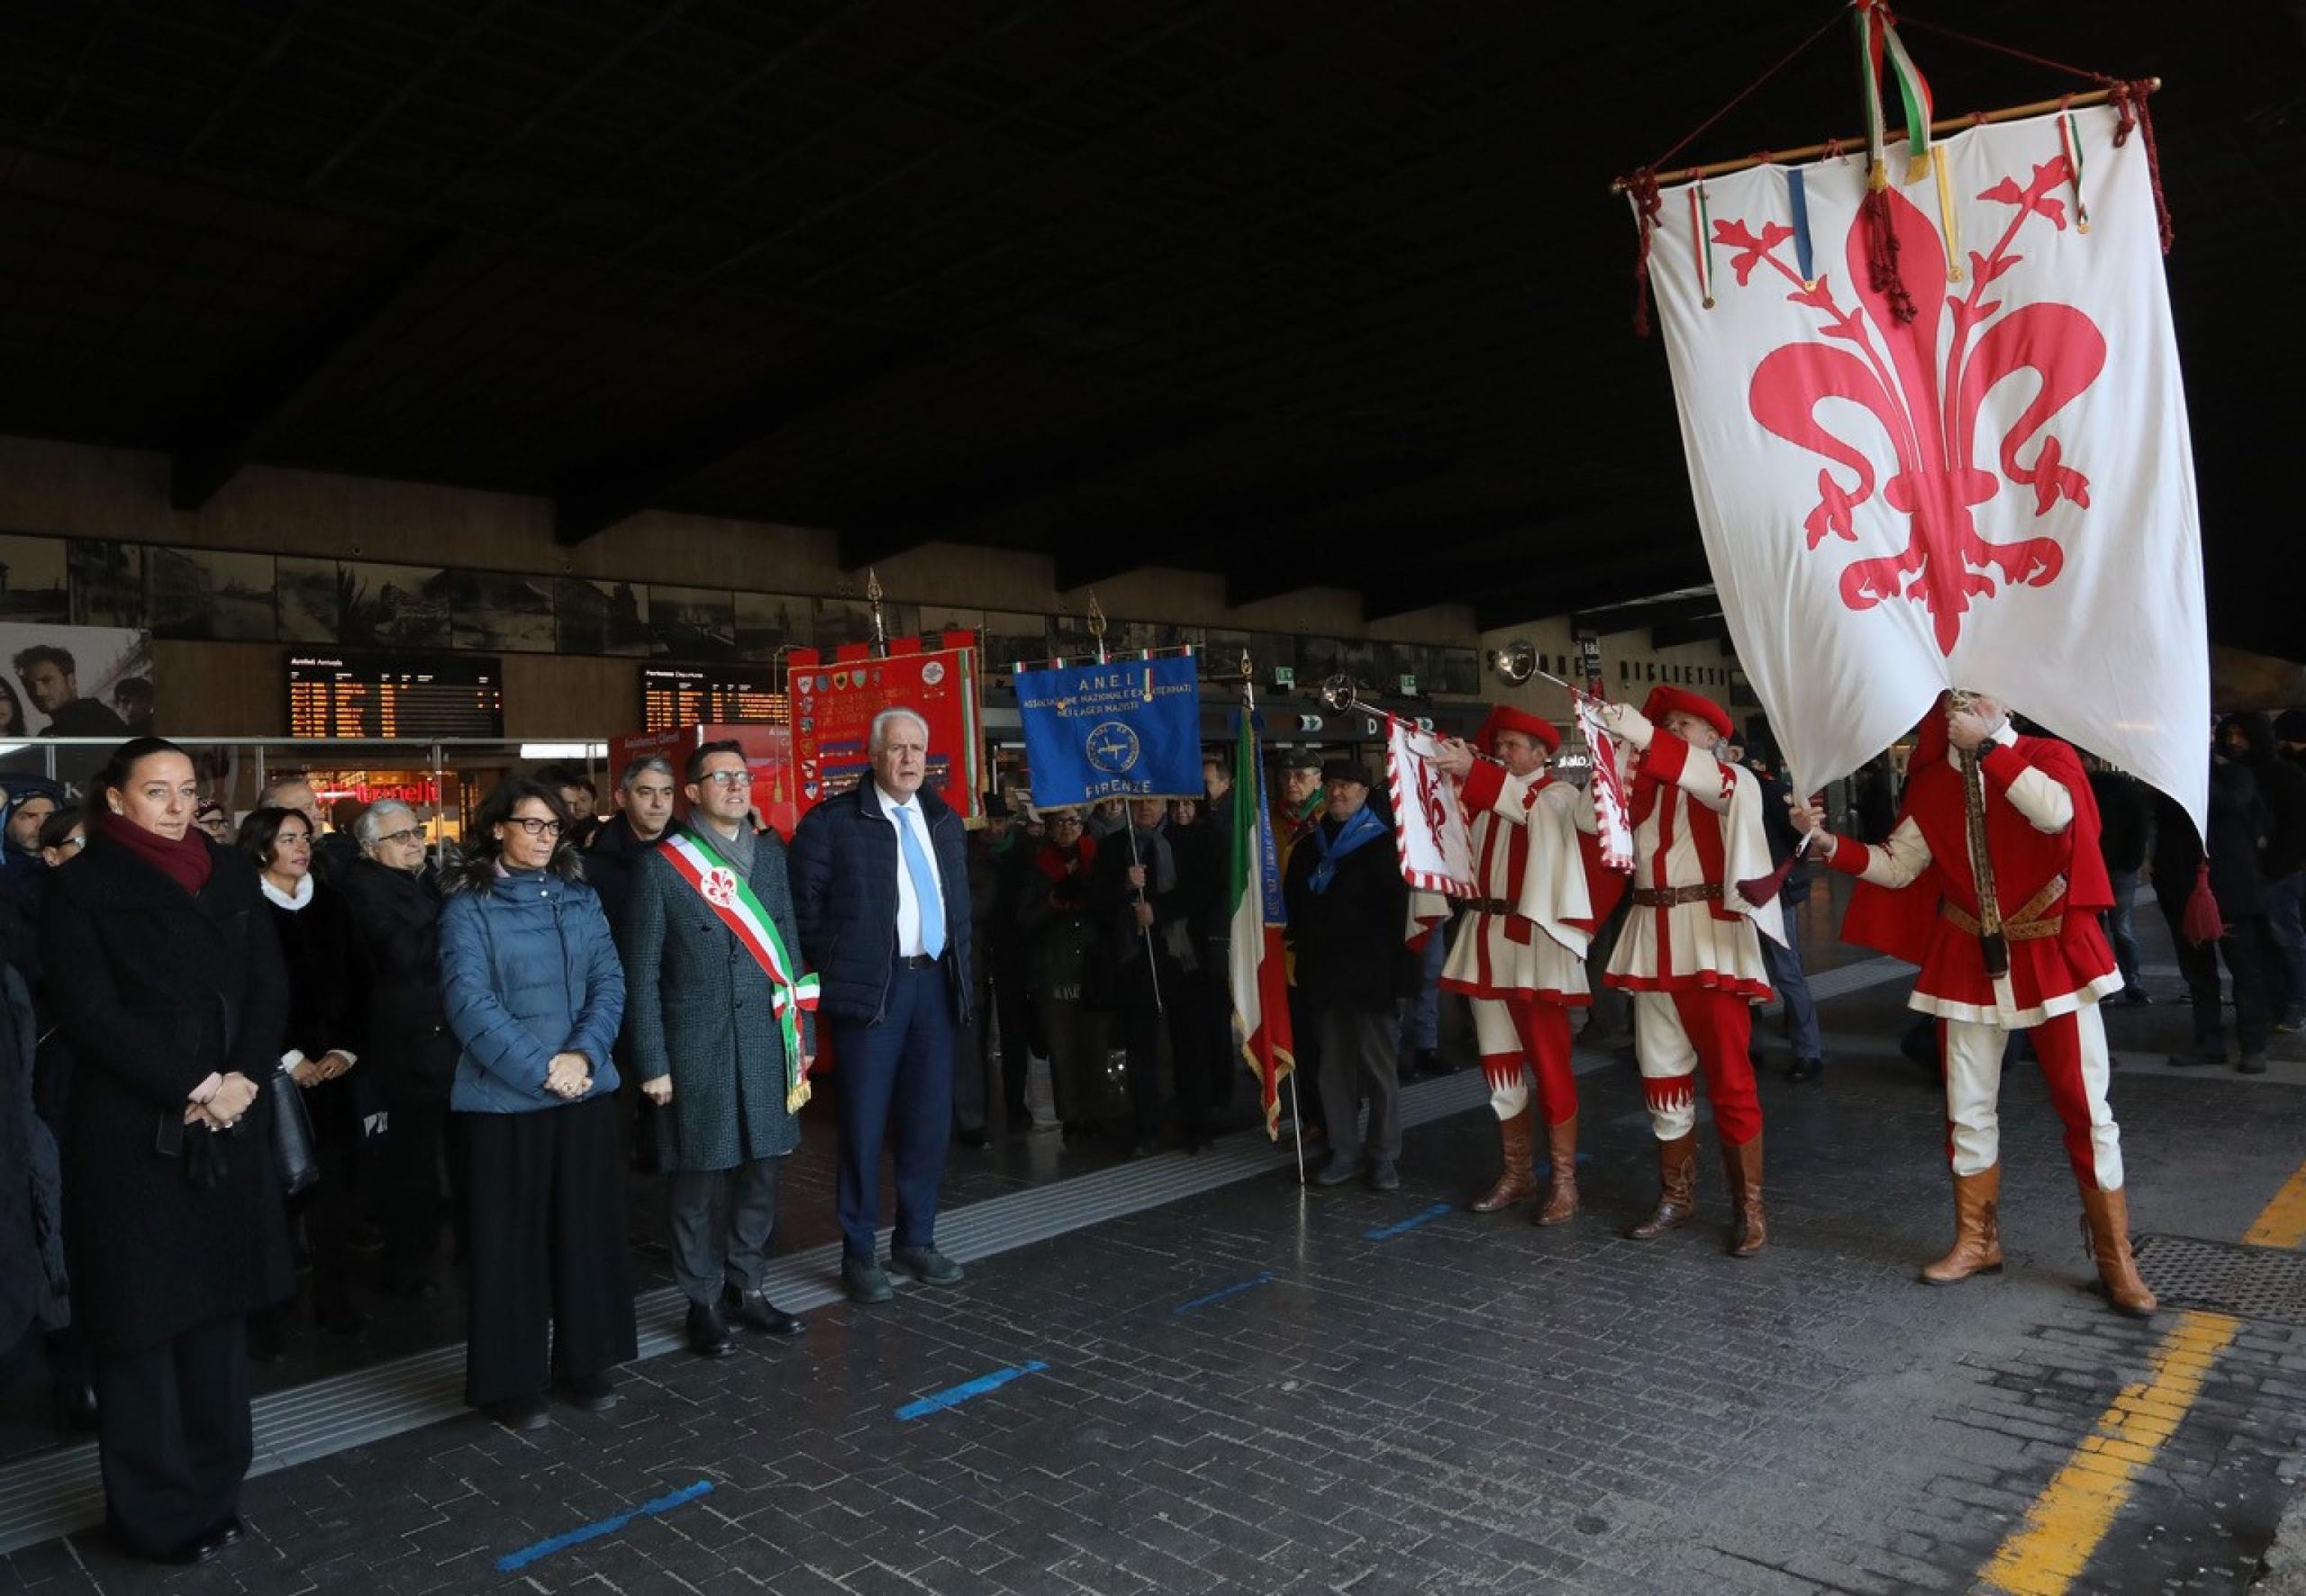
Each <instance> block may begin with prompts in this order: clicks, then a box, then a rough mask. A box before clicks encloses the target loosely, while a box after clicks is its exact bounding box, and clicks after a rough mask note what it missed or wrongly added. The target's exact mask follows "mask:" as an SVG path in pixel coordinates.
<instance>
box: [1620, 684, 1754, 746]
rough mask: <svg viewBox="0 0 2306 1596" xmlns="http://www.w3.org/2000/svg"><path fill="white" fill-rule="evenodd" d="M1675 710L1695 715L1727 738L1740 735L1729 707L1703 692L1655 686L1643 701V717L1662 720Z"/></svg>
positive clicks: (1684, 688) (1648, 719)
mask: <svg viewBox="0 0 2306 1596" xmlns="http://www.w3.org/2000/svg"><path fill="white" fill-rule="evenodd" d="M1676 711H1679V712H1681V713H1683V714H1684V715H1695V716H1696V717H1697V718H1698V719H1699V720H1701V721H1704V722H1705V723H1706V724H1707V725H1709V726H1711V727H1712V728H1713V729H1714V730H1716V731H1719V732H1720V734H1721V735H1722V736H1724V737H1726V738H1731V739H1734V738H1736V737H1737V735H1738V728H1737V725H1736V723H1735V722H1733V721H1731V720H1730V712H1729V711H1728V710H1725V709H1723V708H1722V707H1721V706H1720V704H1718V703H1714V702H1713V700H1711V699H1710V698H1708V697H1706V696H1705V694H1702V693H1693V692H1691V691H1690V690H1689V689H1688V688H1686V687H1664V686H1659V687H1652V688H1651V689H1650V690H1649V696H1648V698H1647V699H1646V700H1644V701H1643V703H1642V705H1641V715H1642V719H1644V720H1646V721H1653V722H1654V721H1663V720H1664V719H1665V718H1666V716H1668V715H1670V714H1673V713H1674V712H1676Z"/></svg>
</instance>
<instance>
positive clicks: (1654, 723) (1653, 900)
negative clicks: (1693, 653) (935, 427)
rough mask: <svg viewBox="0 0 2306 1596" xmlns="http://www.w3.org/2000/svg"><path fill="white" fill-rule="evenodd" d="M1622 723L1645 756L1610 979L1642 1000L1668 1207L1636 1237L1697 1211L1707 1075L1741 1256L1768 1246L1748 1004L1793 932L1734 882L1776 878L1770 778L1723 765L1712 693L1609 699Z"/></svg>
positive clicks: (1644, 1080) (1723, 718)
mask: <svg viewBox="0 0 2306 1596" xmlns="http://www.w3.org/2000/svg"><path fill="white" fill-rule="evenodd" d="M1602 718H1603V720H1604V721H1606V722H1607V723H1608V725H1609V727H1610V730H1611V732H1612V733H1613V734H1614V735H1615V736H1616V737H1617V738H1619V739H1621V740H1622V741H1624V742H1627V743H1630V744H1631V745H1632V746H1633V747H1634V748H1636V749H1638V750H1639V763H1638V765H1637V767H1636V772H1635V774H1634V776H1633V783H1632V791H1631V793H1630V802H1631V806H1632V820H1633V855H1634V864H1633V870H1634V875H1633V909H1632V912H1630V914H1628V915H1627V916H1626V920H1625V929H1624V930H1623V931H1621V932H1620V933H1619V936H1618V943H1617V949H1616V951H1615V952H1614V953H1612V954H1611V957H1610V966H1609V969H1608V970H1607V971H1606V972H1605V973H1604V974H1603V976H1602V979H1603V980H1605V981H1607V982H1608V983H1609V984H1611V985H1612V986H1615V987H1619V988H1621V989H1622V990H1624V991H1627V992H1630V993H1632V994H1633V1016H1634V1020H1633V1045H1634V1055H1635V1056H1636V1058H1638V1059H1639V1062H1640V1065H1641V1084H1642V1088H1643V1091H1644V1093H1646V1094H1647V1096H1648V1100H1649V1123H1650V1128H1651V1129H1652V1130H1654V1131H1655V1132H1656V1133H1657V1181H1658V1188H1659V1189H1658V1195H1657V1208H1656V1209H1655V1211H1652V1212H1651V1214H1650V1216H1649V1217H1648V1219H1647V1220H1643V1221H1642V1222H1641V1223H1640V1224H1639V1225H1636V1226H1635V1227H1634V1228H1633V1229H1630V1230H1629V1231H1627V1232H1626V1234H1627V1235H1628V1236H1630V1237H1631V1238H1633V1239H1634V1240H1636V1241H1649V1240H1653V1239H1655V1238H1657V1237H1659V1236H1663V1235H1664V1234H1665V1233H1666V1231H1668V1230H1672V1229H1677V1228H1678V1227H1680V1226H1682V1225H1684V1224H1687V1223H1688V1222H1689V1220H1690V1218H1691V1216H1692V1215H1693V1213H1694V1212H1695V1211H1696V1208H1697V1130H1696V1123H1697V1096H1696V1091H1695V1085H1696V1081H1695V1077H1696V1075H1697V1072H1698V1071H1699V1070H1700V1069H1702V1070H1703V1071H1704V1072H1705V1087H1706V1093H1707V1094H1708V1095H1709V1096H1710V1097H1711V1098H1712V1100H1713V1125H1714V1131H1715V1134H1716V1136H1717V1137H1718V1138H1719V1139H1720V1143H1721V1167H1722V1173H1723V1175H1724V1178H1725V1179H1726V1181H1727V1183H1728V1184H1729V1188H1730V1210H1731V1212H1730V1236H1729V1242H1730V1252H1731V1253H1732V1254H1734V1255H1735V1256H1738V1257H1741V1258H1745V1257H1751V1256H1753V1255H1754V1254H1756V1253H1757V1252H1759V1251H1761V1249H1762V1245H1763V1243H1764V1241H1765V1240H1766V1238H1767V1231H1766V1220H1765V1218H1764V1215H1763V1212H1762V1108H1761V1100H1760V1098H1759V1097H1758V1096H1757V1094H1756V1093H1755V1090H1754V1065H1753V1060H1752V1059H1751V1058H1750V1057H1748V1055H1747V1052H1746V1047H1747V1044H1748V1041H1749V1040H1750V1038H1751V1037H1752V1035H1753V1014H1752V1011H1751V1010H1750V1009H1748V1007H1747V1005H1748V1003H1752V1002H1766V1001H1767V1000H1768V998H1769V995H1770V990H1769V977H1768V973H1767V969H1766V966H1764V965H1763V963H1762V952H1761V938H1762V937H1764V936H1767V937H1772V938H1775V939H1780V940H1783V939H1784V931H1783V929H1782V923H1783V920H1784V917H1783V916H1782V915H1778V914H1769V913H1766V914H1762V915H1759V916H1758V917H1757V916H1756V914H1755V912H1754V906H1753V905H1752V904H1750V903H1748V902H1746V901H1745V900H1744V899H1742V898H1740V897H1739V895H1738V889H1737V885H1736V884H1737V883H1739V882H1741V881H1750V880H1753V879H1756V878H1757V877H1760V876H1766V875H1769V874H1770V857H1769V839H1768V838H1767V837H1766V835H1765V834H1764V832H1763V830H1762V810H1761V802H1762V793H1761V783H1760V781H1759V780H1758V778H1757V777H1756V776H1755V775H1754V774H1753V773H1752V772H1751V771H1748V770H1746V769H1743V768H1741V767H1739V766H1735V765H1729V764H1723V763H1720V762H1718V761H1717V760H1715V758H1714V757H1713V749H1714V748H1715V747H1716V746H1717V745H1719V744H1720V742H1721V741H1722V740H1723V739H1726V738H1728V737H1729V736H1730V732H1731V730H1732V728H1731V724H1730V716H1729V713H1728V712H1726V711H1725V710H1723V709H1722V708H1721V706H1720V704H1717V703H1714V702H1713V701H1712V700H1711V699H1710V698H1707V697H1704V696H1703V695H1702V694H1696V693H1691V692H1688V691H1686V690H1684V689H1683V688H1679V687H1659V688H1657V689H1656V690H1655V691H1653V692H1652V693H1651V694H1649V697H1648V700H1647V701H1646V702H1645V703H1643V704H1642V706H1641V708H1640V709H1639V711H1636V710H1635V709H1634V708H1633V707H1632V706H1631V705H1630V704H1622V703H1612V704H1606V705H1604V706H1602Z"/></svg>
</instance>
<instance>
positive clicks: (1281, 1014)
mask: <svg viewBox="0 0 2306 1596" xmlns="http://www.w3.org/2000/svg"><path fill="white" fill-rule="evenodd" d="M1241 678H1242V679H1241V716H1240V719H1241V724H1240V730H1239V736H1238V738H1237V739H1236V742H1235V746H1234V752H1233V768H1234V770H1235V771H1236V772H1237V773H1238V775H1239V781H1240V782H1241V784H1242V785H1243V787H1244V788H1245V789H1246V790H1245V791H1243V792H1242V793H1240V794H1239V796H1238V798H1237V800H1236V801H1235V803H1233V805H1232V813H1233V834H1232V846H1231V850H1230V851H1231V860H1232V868H1231V872H1230V876H1229V881H1228V895H1229V898H1230V902H1231V905H1232V912H1231V915H1230V921H1231V925H1232V942H1231V957H1230V967H1229V968H1228V969H1227V971H1226V976H1227V981H1228V984H1230V986H1231V988H1232V994H1233V1029H1234V1034H1235V1037H1236V1038H1237V1039H1238V1040H1239V1044H1240V1048H1241V1057H1242V1059H1243V1060H1244V1061H1245V1062H1246V1063H1247V1064H1248V1066H1249V1073H1250V1074H1251V1075H1255V1076H1256V1077H1257V1102H1258V1103H1259V1105H1260V1106H1261V1107H1262V1108H1263V1109H1264V1111H1265V1128H1266V1136H1268V1137H1271V1138H1276V1139H1278V1138H1279V1136H1280V1129H1279V1125H1280V1119H1281V1079H1282V1077H1283V1076H1284V1075H1287V1076H1289V1077H1290V1089H1291V1092H1292V1094H1293V1095H1294V1093H1295V1090H1296V1079H1295V1075H1294V1071H1295V1068H1296V1056H1295V1051H1294V1038H1293V1037H1292V1035H1291V1032H1290V1025H1289V976H1288V968H1287V966H1286V965H1285V962H1284V960H1283V957H1282V948H1281V939H1282V932H1283V929H1284V927H1285V924H1286V923H1287V915H1286V912H1285V911H1284V909H1283V907H1282V902H1281V856H1280V852H1279V850H1278V849H1277V848H1276V847H1275V845H1274V836H1273V806H1272V804H1271V803H1270V802H1268V799H1267V795H1266V776H1265V762H1264V761H1263V760H1262V759H1261V758H1259V757H1258V754H1257V694H1256V689H1255V688H1254V687H1253V686H1251V685H1250V676H1249V662H1248V659H1246V658H1244V659H1243V660H1242V661H1241ZM1298 1118H1299V1120H1301V1121H1302V1120H1303V1116H1302V1115H1301V1116H1298ZM1304 1174H1305V1142H1304V1136H1303V1129H1302V1124H1301V1129H1300V1131H1299V1135H1298V1139H1297V1175H1298V1178H1299V1179H1300V1180H1301V1181H1302V1180H1303V1178H1304Z"/></svg>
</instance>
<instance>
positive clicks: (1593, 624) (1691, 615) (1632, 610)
mask: <svg viewBox="0 0 2306 1596" xmlns="http://www.w3.org/2000/svg"><path fill="white" fill-rule="evenodd" d="M1720 613H1721V595H1720V594H1713V593H1698V594H1687V595H1684V596H1683V597H1679V598H1659V599H1644V600H1642V601H1640V602H1639V603H1631V604H1613V605H1611V606H1610V607H1609V608H1607V609H1590V610H1580V611H1578V612H1576V613H1575V614H1574V615H1572V616H1571V617H1570V624H1571V626H1572V627H1573V628H1574V629H1575V630H1578V631H1592V632H1599V633H1601V634H1602V635H1603V636H1604V637H1606V636H1608V635H1609V634H1610V633H1611V632H1613V631H1639V630H1641V629H1642V628H1643V627H1645V626H1648V627H1657V626H1671V625H1673V624H1675V622H1677V621H1695V620H1697V619H1699V618H1700V617H1702V616H1706V615H1719V614H1720Z"/></svg>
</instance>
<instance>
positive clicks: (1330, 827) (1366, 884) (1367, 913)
mask: <svg viewBox="0 0 2306 1596" xmlns="http://www.w3.org/2000/svg"><path fill="white" fill-rule="evenodd" d="M1319 824H1320V827H1321V830H1323V831H1324V832H1326V833H1328V834H1329V835H1330V836H1335V835H1336V833H1337V830H1338V824H1337V822H1336V821H1332V820H1330V819H1328V818H1327V817H1326V816H1324V817H1323V818H1322V820H1321V821H1320V822H1319ZM1320 863H1321V846H1320V844H1319V843H1318V842H1317V841H1315V839H1313V838H1312V837H1310V836H1309V837H1307V838H1306V839H1304V840H1303V842H1301V843H1299V844H1298V845H1297V846H1296V847H1295V848H1292V849H1291V850H1290V852H1289V874H1288V875H1287V877H1286V878H1285V880H1284V881H1283V883H1282V888H1281V890H1282V896H1283V898H1284V900H1285V902H1287V904H1288V905H1289V938H1290V940H1291V942H1292V943H1293V944H1294V946H1295V948H1296V949H1297V990H1298V992H1299V993H1300V994H1302V996H1303V1000H1304V1002H1306V1003H1307V1004H1308V1005H1309V1006H1310V1007H1312V1008H1315V1009H1321V1008H1329V1009H1352V1010H1358V1011H1363V1012H1375V1011H1384V1010H1390V1009H1391V1008H1392V1007H1393V1006H1394V1002H1396V1001H1397V1000H1399V999H1401V998H1403V997H1406V996H1408V995H1410V994H1411V993H1413V992H1414V991H1415V990H1416V988H1417V979H1418V971H1417V959H1416V957H1415V956H1413V955H1412V954H1411V952H1410V951H1409V948H1408V945H1407V943H1406V942H1405V941H1404V939H1403V933H1404V932H1405V931H1406V930H1407V929H1408V925H1409V888H1408V887H1407V886H1406V885H1405V884H1403V881H1402V866H1401V859H1400V857H1399V856H1398V855H1397V854H1396V853H1395V852H1394V839H1393V836H1392V834H1391V833H1390V832H1389V833H1387V834H1386V835H1385V836H1383V837H1377V838H1373V839H1370V840H1369V841H1367V842H1365V843H1363V844H1362V845H1361V846H1360V847H1359V848H1355V849H1354V850H1353V851H1352V852H1351V853H1349V854H1348V855H1346V856H1345V857H1343V858H1342V859H1339V861H1338V865H1337V876H1336V879H1335V880H1333V881H1331V882H1330V886H1329V890H1328V891H1327V892H1325V893H1317V892H1315V891H1313V887H1312V880H1313V870H1314V867H1315V866H1318V865H1319V864H1320Z"/></svg>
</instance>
